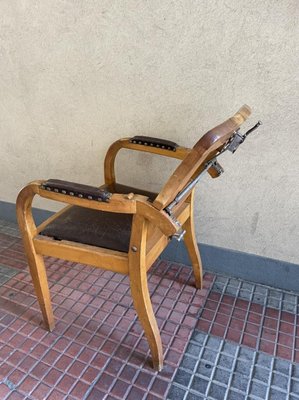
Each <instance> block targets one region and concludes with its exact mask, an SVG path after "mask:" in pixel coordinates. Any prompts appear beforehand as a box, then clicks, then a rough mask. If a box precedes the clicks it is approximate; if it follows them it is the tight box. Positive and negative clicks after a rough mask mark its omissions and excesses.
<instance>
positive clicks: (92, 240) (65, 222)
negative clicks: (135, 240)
mask: <svg viewBox="0 0 299 400" xmlns="http://www.w3.org/2000/svg"><path fill="white" fill-rule="evenodd" d="M103 187H104V186H103ZM105 187H107V186H105ZM113 192H116V193H125V194H126V193H130V192H133V193H135V194H142V195H145V196H148V197H150V199H151V200H154V199H155V197H156V196H157V194H156V193H151V192H146V191H143V190H140V189H135V188H132V187H129V186H125V185H119V184H116V185H115V186H114V190H113ZM131 227H132V214H119V213H113V212H105V211H98V210H92V209H88V208H84V207H78V206H72V207H70V208H69V209H68V210H67V211H65V212H64V213H63V214H62V215H61V216H59V217H58V218H56V219H55V220H54V221H52V222H50V223H49V224H48V225H47V226H46V228H45V229H44V230H43V231H42V232H40V234H41V235H44V236H49V237H52V238H54V239H56V240H68V241H71V242H77V243H83V244H88V245H91V246H98V247H104V248H106V249H111V250H117V251H122V252H128V250H129V243H130V235H131Z"/></svg>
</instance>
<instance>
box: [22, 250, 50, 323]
mask: <svg viewBox="0 0 299 400" xmlns="http://www.w3.org/2000/svg"><path fill="white" fill-rule="evenodd" d="M28 263H29V270H30V274H31V277H32V281H33V286H34V289H35V293H36V296H37V300H38V302H39V306H40V309H41V312H42V315H43V318H44V323H45V325H46V328H47V329H48V330H49V331H52V330H53V329H54V327H55V322H54V316H53V310H52V304H51V297H50V291H49V285H48V279H47V274H46V268H45V263H44V259H43V257H42V256H41V255H39V254H31V256H28Z"/></svg>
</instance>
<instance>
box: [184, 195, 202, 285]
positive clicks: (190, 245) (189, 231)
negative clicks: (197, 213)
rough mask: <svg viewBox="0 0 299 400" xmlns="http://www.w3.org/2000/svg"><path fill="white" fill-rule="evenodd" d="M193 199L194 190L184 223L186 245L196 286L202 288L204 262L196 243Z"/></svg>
mask: <svg viewBox="0 0 299 400" xmlns="http://www.w3.org/2000/svg"><path fill="white" fill-rule="evenodd" d="M193 201H194V190H192V193H191V195H190V198H189V202H190V216H189V218H188V219H187V221H186V222H185V223H184V229H185V230H186V233H185V235H184V241H185V245H186V247H187V250H188V254H189V257H190V260H191V263H192V267H193V272H194V278H195V286H196V287H197V288H198V289H201V288H202V263H201V258H200V254H199V250H198V246H197V243H196V236H195V228H194V216H193Z"/></svg>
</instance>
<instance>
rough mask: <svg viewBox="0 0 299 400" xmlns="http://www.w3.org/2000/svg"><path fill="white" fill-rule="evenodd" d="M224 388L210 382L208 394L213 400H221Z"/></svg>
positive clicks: (223, 395)
mask: <svg viewBox="0 0 299 400" xmlns="http://www.w3.org/2000/svg"><path fill="white" fill-rule="evenodd" d="M226 390H227V389H226V388H225V387H224V386H220V385H217V384H216V383H214V382H212V383H211V386H210V388H209V393H208V396H209V397H211V398H212V399H215V400H223V399H224V397H225V392H226Z"/></svg>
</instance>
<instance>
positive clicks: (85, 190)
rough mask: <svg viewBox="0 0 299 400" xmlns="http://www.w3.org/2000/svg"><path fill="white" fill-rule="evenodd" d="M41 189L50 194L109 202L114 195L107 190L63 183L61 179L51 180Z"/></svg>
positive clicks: (43, 184)
mask: <svg viewBox="0 0 299 400" xmlns="http://www.w3.org/2000/svg"><path fill="white" fill-rule="evenodd" d="M41 188H42V189H44V190H48V191H49V192H55V193H61V194H64V195H68V196H74V197H79V198H84V199H88V200H97V201H105V202H108V201H109V199H110V197H111V196H112V193H110V192H109V191H108V190H107V189H104V188H97V187H94V186H89V185H82V184H80V183H74V182H68V181H61V180H59V179H49V180H47V181H46V182H43V183H42V185H41Z"/></svg>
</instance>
